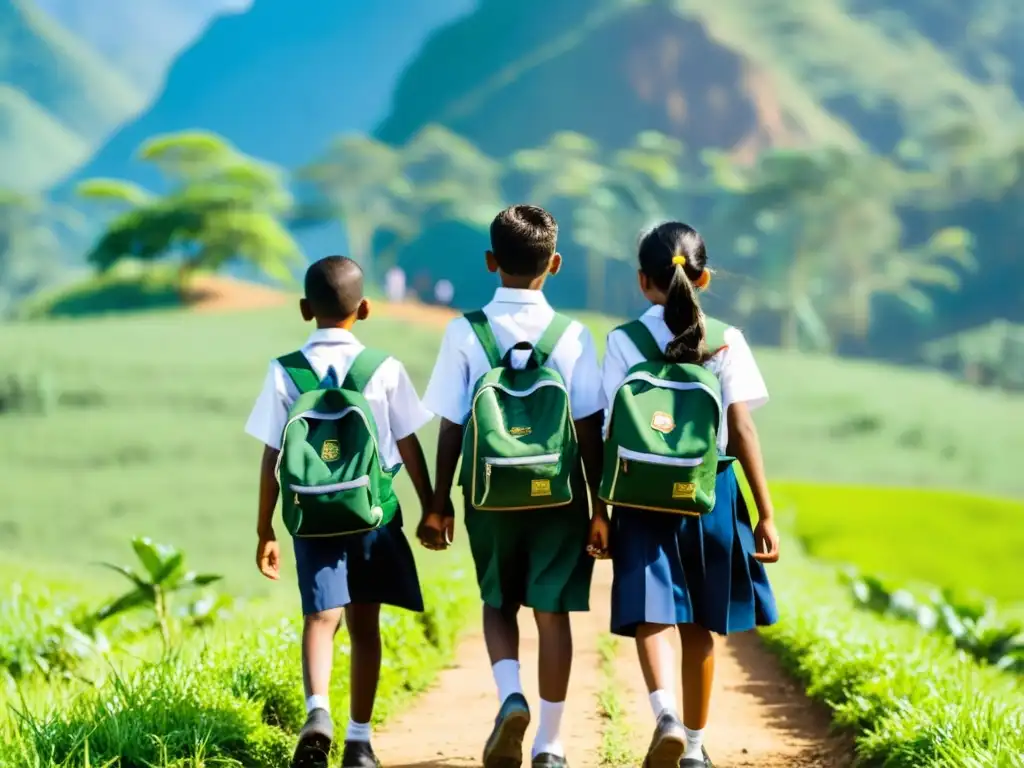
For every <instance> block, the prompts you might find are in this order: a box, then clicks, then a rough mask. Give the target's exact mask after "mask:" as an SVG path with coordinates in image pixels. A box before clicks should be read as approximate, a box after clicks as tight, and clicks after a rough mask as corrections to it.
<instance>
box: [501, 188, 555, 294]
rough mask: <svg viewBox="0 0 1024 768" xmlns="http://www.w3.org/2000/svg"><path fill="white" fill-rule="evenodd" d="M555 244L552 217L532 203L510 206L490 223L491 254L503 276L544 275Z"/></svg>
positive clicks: (553, 219)
mask: <svg viewBox="0 0 1024 768" xmlns="http://www.w3.org/2000/svg"><path fill="white" fill-rule="evenodd" d="M557 243H558V223H557V222H556V221H555V217H554V216H552V215H551V214H550V213H548V212H547V211H545V210H544V209H543V208H541V207H539V206H536V205H512V206H509V207H508V208H506V209H505V210H503V211H502V212H501V213H499V214H498V215H497V216H495V217H494V221H493V222H491V253H493V254H494V259H495V261H497V262H498V267H500V268H501V271H502V272H504V273H505V274H506V275H515V276H517V277H536V276H539V275H542V274H544V271H545V270H546V269H547V266H548V263H549V262H550V261H551V256H552V255H553V254H554V253H555V248H556V247H557Z"/></svg>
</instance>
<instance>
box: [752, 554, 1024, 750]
mask: <svg viewBox="0 0 1024 768" xmlns="http://www.w3.org/2000/svg"><path fill="white" fill-rule="evenodd" d="M787 557H788V558H789V562H788V563H787V564H786V565H785V566H782V568H781V569H780V570H779V571H776V572H774V573H775V574H778V575H779V578H776V579H774V581H775V586H776V592H777V595H778V598H779V603H780V605H781V606H782V607H783V608H784V610H785V614H784V617H783V620H782V621H781V622H780V623H779V624H777V625H775V626H773V627H770V628H768V629H766V630H764V631H763V636H764V637H765V638H766V640H767V642H768V645H769V646H770V647H771V648H773V649H774V650H776V651H777V652H778V653H779V654H780V655H781V657H782V658H783V660H784V661H785V662H786V663H787V665H788V666H789V667H790V669H791V670H792V671H793V672H794V674H795V675H796V676H797V677H798V678H799V679H801V680H802V681H803V682H804V683H805V684H806V685H807V690H808V694H809V695H810V696H812V697H814V698H816V699H818V700H820V701H822V702H824V703H826V704H827V705H828V706H829V707H830V708H831V709H832V711H833V716H834V719H835V722H836V723H837V724H838V725H839V726H842V727H845V728H849V729H850V730H852V731H853V732H854V733H856V734H857V751H858V754H859V756H860V757H861V758H862V759H863V760H864V761H865V762H866V763H867V764H869V765H875V764H877V765H885V766H888V767H891V768H921V767H923V766H951V767H952V766H977V767H978V768H982V767H984V766H1012V765H1014V762H1013V761H1014V760H1016V759H1018V758H1019V756H1020V755H1022V754H1024V689H1022V688H1021V687H1020V685H1019V684H1018V682H1017V680H1016V678H1014V677H1012V676H1009V675H1005V674H1003V673H1001V672H1000V671H999V670H997V669H994V668H990V667H986V666H981V665H979V664H978V663H977V662H975V661H974V660H973V659H972V658H971V657H969V656H968V655H967V654H965V653H963V652H961V651H958V650H957V649H956V648H955V647H954V646H953V645H952V644H951V643H949V642H948V641H947V640H946V639H945V638H943V637H942V636H941V635H934V634H923V633H922V632H921V631H920V630H919V629H918V628H917V627H915V626H913V625H911V624H909V623H907V622H906V621H904V620H902V619H896V618H891V617H888V616H882V615H875V614H873V613H870V612H866V611H853V610H850V608H851V601H850V596H849V592H848V591H847V590H845V589H843V588H842V587H841V586H840V585H839V584H837V583H836V581H835V578H834V572H832V571H830V570H828V569H824V568H819V567H815V566H813V565H811V564H810V563H809V562H808V561H806V560H804V559H803V558H801V557H800V556H799V555H798V554H795V553H793V551H792V549H791V550H790V552H789V554H788V555H787Z"/></svg>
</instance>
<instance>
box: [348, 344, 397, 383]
mask: <svg viewBox="0 0 1024 768" xmlns="http://www.w3.org/2000/svg"><path fill="white" fill-rule="evenodd" d="M389 357H391V355H389V354H387V353H386V352H379V351H377V350H376V349H364V350H363V351H362V352H360V353H359V354H358V355H356V359H355V360H353V361H352V365H350V366H349V369H348V373H347V374H345V381H343V382H342V384H341V388H342V389H354V390H355V391H356V392H362V391H363V390H364V389H366V385H367V384H369V383H370V379H372V378H373V374H375V373H376V372H377V369H378V368H380V367H381V366H382V365H383V364H384V361H385V360H387V359H388V358H389Z"/></svg>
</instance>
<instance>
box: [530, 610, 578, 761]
mask: <svg viewBox="0 0 1024 768" xmlns="http://www.w3.org/2000/svg"><path fill="white" fill-rule="evenodd" d="M534 616H535V618H536V620H537V635H538V641H539V642H538V659H537V667H538V673H539V674H538V676H539V688H540V724H539V725H538V726H537V738H536V740H535V741H534V742H533V756H534V757H536V756H537V755H540V754H549V755H557V756H559V757H564V756H565V750H564V749H563V747H562V741H561V737H560V735H559V731H560V729H561V725H562V712H563V711H564V709H565V697H566V694H567V693H568V692H569V676H570V673H571V672H572V625H571V624H570V622H569V614H567V613H548V612H546V611H534Z"/></svg>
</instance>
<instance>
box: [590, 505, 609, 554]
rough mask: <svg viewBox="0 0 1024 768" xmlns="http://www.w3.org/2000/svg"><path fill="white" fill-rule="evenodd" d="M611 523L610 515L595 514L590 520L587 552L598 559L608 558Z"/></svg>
mask: <svg viewBox="0 0 1024 768" xmlns="http://www.w3.org/2000/svg"><path fill="white" fill-rule="evenodd" d="M608 541H609V525H608V515H606V514H601V515H594V517H593V518H592V519H591V520H590V534H589V536H588V539H587V554H588V555H590V556H591V557H593V558H595V559H597V560H607V559H608V558H609V557H610V555H609V553H608Z"/></svg>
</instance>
